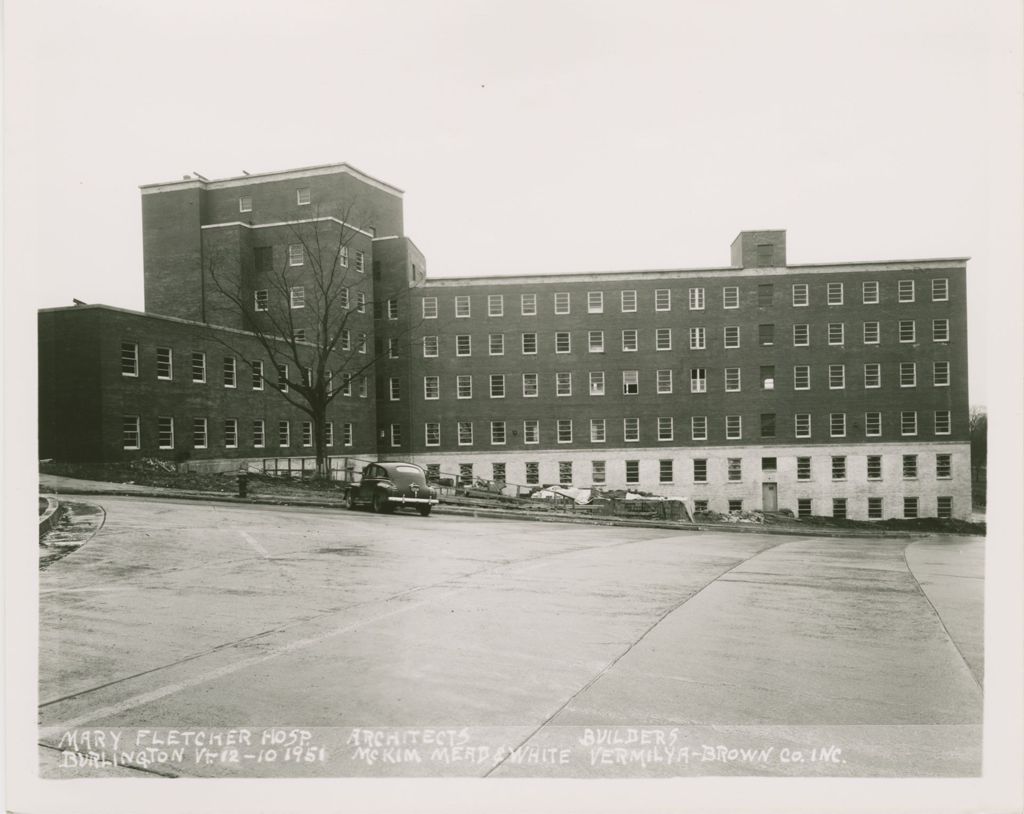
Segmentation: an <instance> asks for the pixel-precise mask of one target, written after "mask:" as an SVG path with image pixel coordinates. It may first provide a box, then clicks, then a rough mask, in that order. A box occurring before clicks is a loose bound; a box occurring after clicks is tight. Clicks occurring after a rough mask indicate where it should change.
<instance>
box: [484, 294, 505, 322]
mask: <svg viewBox="0 0 1024 814" xmlns="http://www.w3.org/2000/svg"><path fill="white" fill-rule="evenodd" d="M504 315H505V297H504V296H502V295H501V294H488V295H487V316H489V317H501V316H504Z"/></svg>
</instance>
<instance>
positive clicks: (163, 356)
mask: <svg viewBox="0 0 1024 814" xmlns="http://www.w3.org/2000/svg"><path fill="white" fill-rule="evenodd" d="M172 359H173V351H172V350H171V349H170V348H157V349H156V377H157V378H158V379H168V380H169V379H170V378H171V377H172V375H173V363H172Z"/></svg>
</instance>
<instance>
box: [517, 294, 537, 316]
mask: <svg viewBox="0 0 1024 814" xmlns="http://www.w3.org/2000/svg"><path fill="white" fill-rule="evenodd" d="M519 313H521V314H522V315H523V316H524V317H532V316H535V315H536V313H537V295H536V294H521V295H520V296H519Z"/></svg>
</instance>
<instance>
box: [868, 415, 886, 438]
mask: <svg viewBox="0 0 1024 814" xmlns="http://www.w3.org/2000/svg"><path fill="white" fill-rule="evenodd" d="M864 434H865V435H866V436H868V437H869V438H877V437H878V436H880V435H881V434H882V414H881V413H864Z"/></svg>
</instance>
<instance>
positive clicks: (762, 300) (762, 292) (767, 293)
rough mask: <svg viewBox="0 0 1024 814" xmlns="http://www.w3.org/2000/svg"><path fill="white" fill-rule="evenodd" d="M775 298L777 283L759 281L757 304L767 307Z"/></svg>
mask: <svg viewBox="0 0 1024 814" xmlns="http://www.w3.org/2000/svg"><path fill="white" fill-rule="evenodd" d="M774 299H775V285H774V284H773V283H759V284H758V286H757V304H758V306H759V307H760V308H767V307H768V306H769V305H771V304H772V302H773V301H774Z"/></svg>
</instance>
